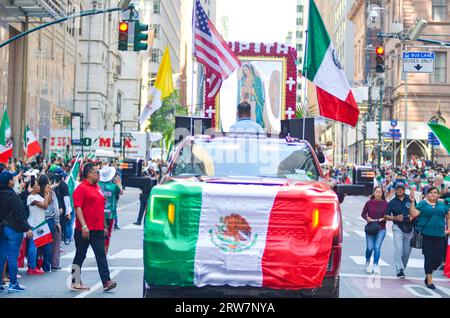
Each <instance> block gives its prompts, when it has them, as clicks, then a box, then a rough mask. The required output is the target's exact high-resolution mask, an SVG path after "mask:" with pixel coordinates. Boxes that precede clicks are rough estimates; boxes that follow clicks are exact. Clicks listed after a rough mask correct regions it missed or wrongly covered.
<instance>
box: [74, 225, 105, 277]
mask: <svg viewBox="0 0 450 318" xmlns="http://www.w3.org/2000/svg"><path fill="white" fill-rule="evenodd" d="M74 238H75V247H76V252H75V258H74V260H73V264H72V283H79V282H81V278H80V276H81V266H82V265H83V262H84V260H85V259H86V253H87V250H88V248H89V245H91V246H92V250H93V251H94V254H95V260H96V261H97V267H98V273H99V274H100V278H101V280H102V283H103V284H105V283H106V282H107V281H109V280H111V278H110V276H109V268H108V262H107V261H106V254H105V233H104V231H90V232H89V239H88V240H85V239H84V238H83V236H82V234H81V231H78V230H75V235H74Z"/></svg>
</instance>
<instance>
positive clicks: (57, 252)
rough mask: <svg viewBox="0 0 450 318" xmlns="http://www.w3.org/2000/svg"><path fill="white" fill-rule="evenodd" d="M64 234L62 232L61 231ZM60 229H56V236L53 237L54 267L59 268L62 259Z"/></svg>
mask: <svg viewBox="0 0 450 318" xmlns="http://www.w3.org/2000/svg"><path fill="white" fill-rule="evenodd" d="M61 232H62V230H61ZM61 232H60V231H58V228H55V235H54V236H53V243H52V244H51V245H52V267H59V265H60V259H61V246H60V245H61V235H62V233H61Z"/></svg>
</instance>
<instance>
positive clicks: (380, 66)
mask: <svg viewBox="0 0 450 318" xmlns="http://www.w3.org/2000/svg"><path fill="white" fill-rule="evenodd" d="M375 53H376V54H377V57H376V59H375V61H376V63H377V65H376V67H375V70H376V72H377V73H384V72H385V71H386V66H385V65H384V47H382V46H378V47H377V49H376V50H375Z"/></svg>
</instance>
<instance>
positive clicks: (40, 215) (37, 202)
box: [27, 180, 52, 275]
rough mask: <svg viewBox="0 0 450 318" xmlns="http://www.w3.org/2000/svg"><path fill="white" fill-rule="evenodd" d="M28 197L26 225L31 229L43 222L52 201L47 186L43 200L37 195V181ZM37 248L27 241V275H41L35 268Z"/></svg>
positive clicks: (39, 189)
mask: <svg viewBox="0 0 450 318" xmlns="http://www.w3.org/2000/svg"><path fill="white" fill-rule="evenodd" d="M30 190H31V191H30V195H29V196H28V198H27V205H28V208H29V210H30V216H29V218H28V224H30V226H31V227H32V228H34V227H36V226H38V225H39V224H41V223H42V222H44V221H45V210H46V209H47V208H48V206H49V204H50V203H51V199H52V195H51V193H52V189H51V187H50V186H49V185H48V186H47V187H46V188H45V194H44V198H43V197H42V196H41V195H39V192H40V191H41V187H40V186H39V181H38V180H36V182H35V183H34V186H33V187H32V189H30ZM36 259H37V248H36V245H35V244H34V240H33V239H29V240H28V270H27V274H28V275H42V274H44V271H43V270H41V269H37V268H36Z"/></svg>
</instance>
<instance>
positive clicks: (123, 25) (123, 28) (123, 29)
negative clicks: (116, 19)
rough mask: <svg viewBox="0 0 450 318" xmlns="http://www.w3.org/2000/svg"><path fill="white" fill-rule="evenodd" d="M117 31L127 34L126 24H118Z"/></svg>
mask: <svg viewBox="0 0 450 318" xmlns="http://www.w3.org/2000/svg"><path fill="white" fill-rule="evenodd" d="M119 31H121V32H127V31H128V23H126V22H120V24H119Z"/></svg>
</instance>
